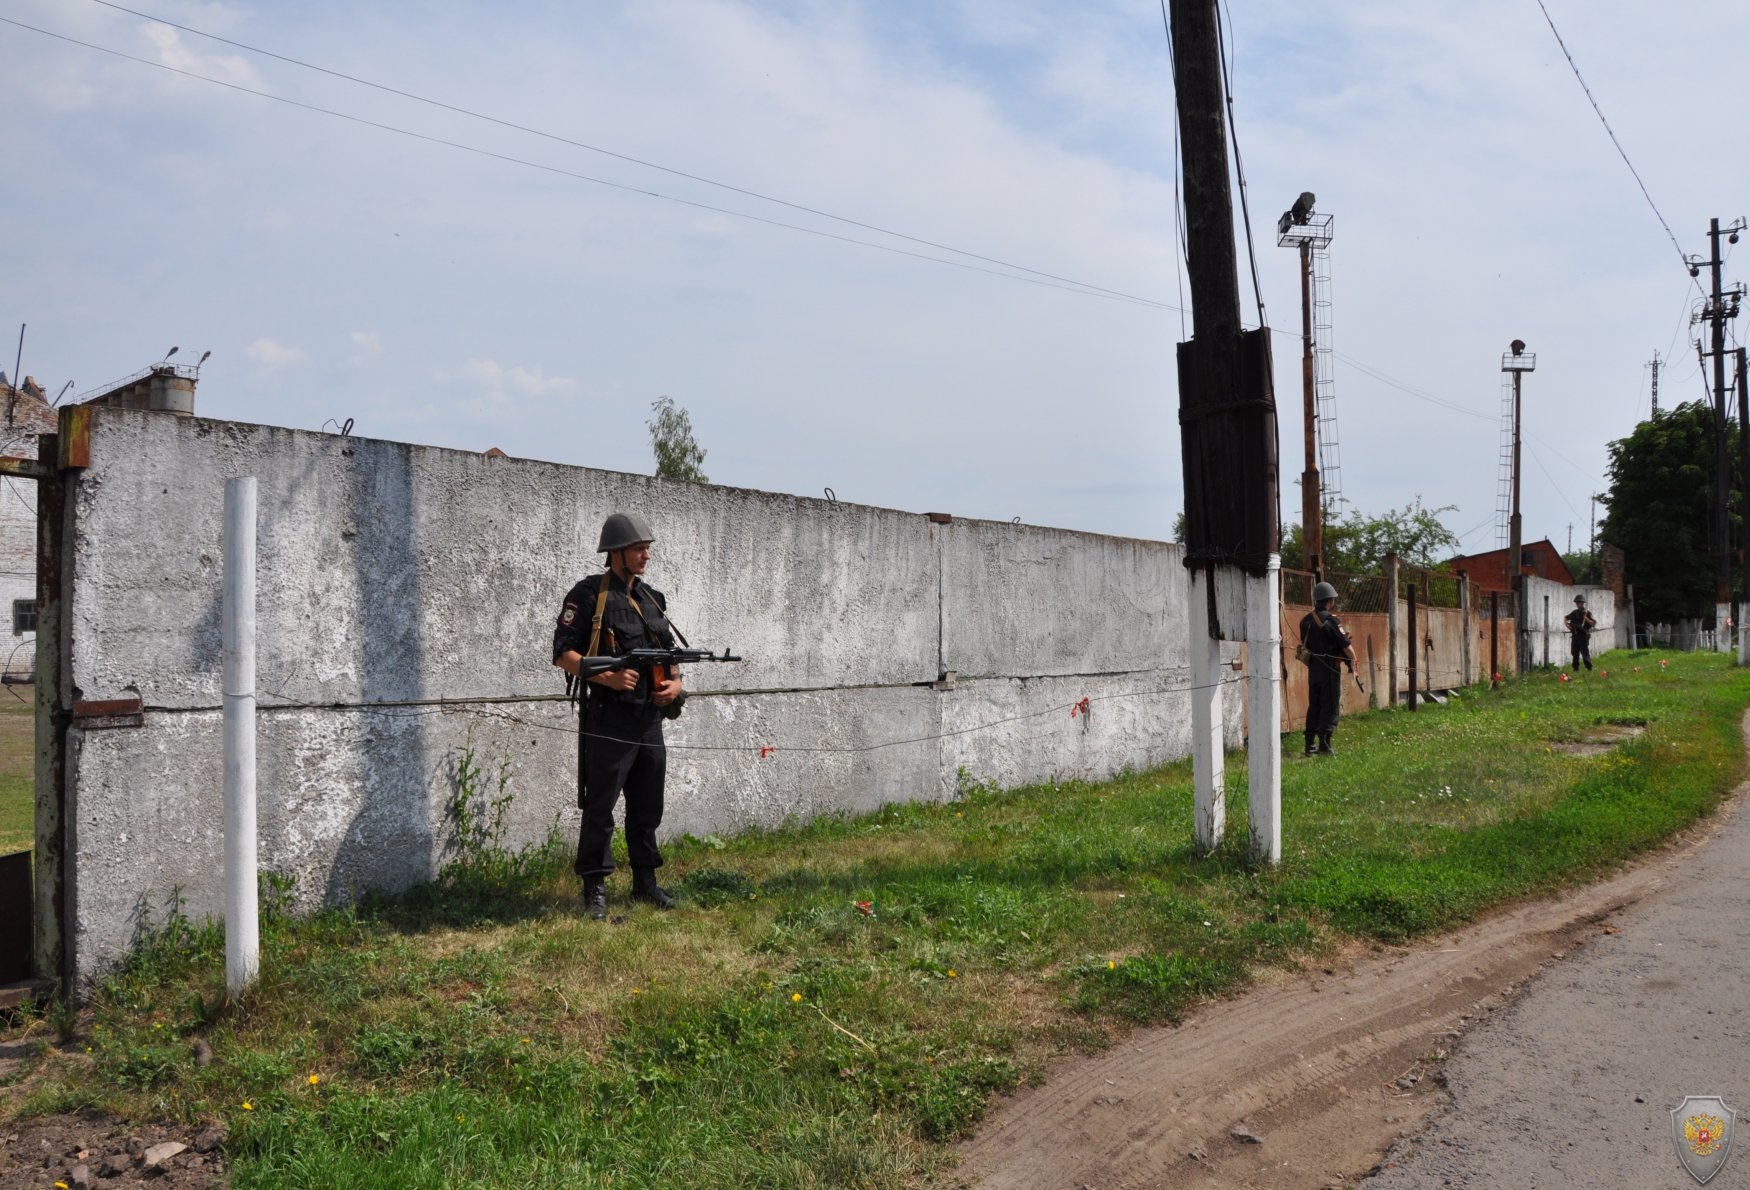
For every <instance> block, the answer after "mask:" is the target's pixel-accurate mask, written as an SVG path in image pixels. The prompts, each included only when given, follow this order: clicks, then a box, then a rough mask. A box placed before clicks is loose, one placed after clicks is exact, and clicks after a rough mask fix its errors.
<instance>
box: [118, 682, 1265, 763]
mask: <svg viewBox="0 0 1750 1190" xmlns="http://www.w3.org/2000/svg"><path fill="white" fill-rule="evenodd" d="M1245 680H1246V678H1245V677H1244V676H1241V677H1231V678H1218V679H1217V680H1216V681H1215V682H1213V683H1209V684H1206V685H1189V684H1187V685H1171V686H1163V687H1160V688H1158V689H1153V690H1129V691H1125V692H1123V693H1120V694H1106V695H1102V696H1100V697H1099V698H1094V697H1092V696H1090V697H1087V698H1081V699H1077V700H1075V701H1074V702H1068V703H1062V704H1060V705H1056V706H1050V707H1046V708H1045V709H1043V710H1039V711H1029V712H1027V713H1026V714H1022V715H1008V716H1005V717H1003V718H1001V719H992V720H989V721H987V722H984V723H977V724H974V725H972V726H971V727H962V728H956V729H955V730H953V731H942V732H935V733H932V734H929V735H921V736H906V737H902V738H900V739H894V740H884V741H882V742H880V743H877V744H856V745H849V746H843V747H832V746H827V745H819V744H795V745H791V744H777V745H773V744H758V743H749V744H665V745H664V746H665V747H666V748H669V749H671V750H674V751H681V752H740V753H755V754H758V755H759V756H760V757H761V758H762V759H764V758H766V757H769V756H772V755H775V754H777V753H779V752H798V753H805V754H812V755H821V754H827V755H833V754H841V755H842V754H860V753H865V752H878V751H881V750H883V749H886V748H898V747H902V746H904V745H907V744H927V743H931V742H933V741H935V740H945V739H953V738H955V737H957V736H963V735H971V734H973V733H975V732H980V731H989V730H990V729H991V728H993V727H1002V726H1005V725H1007V724H1010V723H1023V722H1026V721H1028V720H1031V719H1039V718H1042V717H1044V716H1046V715H1060V714H1062V713H1064V712H1065V711H1068V712H1070V714H1071V716H1072V717H1074V716H1076V715H1078V714H1079V715H1082V716H1086V715H1087V714H1088V713H1089V708H1090V707H1091V706H1092V705H1093V704H1096V703H1102V702H1113V701H1116V700H1118V699H1123V698H1147V697H1152V696H1155V695H1160V694H1189V693H1192V692H1193V691H1197V690H1215V689H1219V688H1220V687H1222V686H1229V685H1233V684H1235V683H1239V682H1243V681H1245ZM263 693H268V694H278V693H279V692H277V691H270V690H266V689H265V688H264V689H263ZM725 693H728V692H727V691H726V692H725ZM280 697H284V695H280ZM565 701H569V700H568V699H567V698H566V696H565V695H563V694H535V695H523V696H516V695H512V696H508V697H494V698H481V699H438V700H434V701H431V702H404V703H403V702H396V703H336V702H323V703H304V702H283V703H261V704H258V706H257V708H256V709H257V710H260V711H338V710H352V711H361V712H364V713H366V714H380V715H388V716H390V717H394V718H412V717H417V716H422V715H473V716H475V717H476V718H481V719H496V720H499V721H501V722H507V723H515V724H517V725H518V726H520V727H529V728H534V729H537V730H540V731H554V732H559V733H561V734H564V735H583V736H585V737H587V738H589V739H592V740H604V741H607V742H609V743H621V744H628V743H637V742H639V741H636V740H627V739H622V738H621V737H619V736H610V735H601V734H599V733H596V732H586V731H583V730H582V729H581V728H578V727H569V726H559V725H556V724H552V723H539V722H536V721H535V720H533V719H528V718H526V717H524V716H521V715H517V714H515V713H513V712H509V711H502V710H496V709H488V708H490V707H493V706H502V705H504V704H506V703H519V702H565ZM143 709H144V710H147V711H151V712H154V713H158V714H164V713H176V712H181V713H185V714H187V713H198V712H207V713H210V712H212V711H215V710H218V709H220V708H218V707H206V706H202V707H161V706H148V707H145V708H143Z"/></svg>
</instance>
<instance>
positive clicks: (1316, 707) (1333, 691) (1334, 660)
mask: <svg viewBox="0 0 1750 1190" xmlns="http://www.w3.org/2000/svg"><path fill="white" fill-rule="evenodd" d="M1336 606H1337V588H1335V587H1333V586H1332V585H1331V584H1330V583H1319V584H1317V585H1316V586H1314V587H1313V610H1312V611H1310V612H1308V613H1307V614H1306V615H1305V616H1303V617H1302V618H1301V621H1300V649H1299V650H1298V652H1299V655H1300V658H1301V660H1302V661H1304V662H1306V669H1307V674H1306V677H1307V700H1306V754H1307V755H1308V756H1311V755H1313V753H1314V752H1315V751H1316V752H1317V753H1318V754H1319V755H1321V756H1332V755H1335V753H1334V750H1333V749H1332V748H1331V733H1332V732H1334V731H1336V730H1337V717H1338V716H1339V715H1340V714H1341V713H1342V710H1343V667H1344V666H1345V665H1347V666H1348V667H1349V672H1350V673H1354V672H1355V647H1354V645H1353V644H1352V643H1351V641H1350V639H1349V634H1348V633H1347V632H1345V631H1344V630H1343V624H1342V622H1341V621H1340V620H1338V619H1337V616H1336V612H1335V609H1336Z"/></svg>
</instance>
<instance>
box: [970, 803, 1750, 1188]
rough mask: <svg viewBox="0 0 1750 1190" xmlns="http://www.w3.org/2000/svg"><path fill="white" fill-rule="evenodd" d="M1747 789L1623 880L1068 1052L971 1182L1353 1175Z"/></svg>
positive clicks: (1309, 1179)
mask: <svg viewBox="0 0 1750 1190" xmlns="http://www.w3.org/2000/svg"><path fill="white" fill-rule="evenodd" d="M1745 788H1750V786H1740V788H1739V790H1738V791H1737V792H1736V793H1735V794H1734V800H1733V802H1732V803H1729V804H1728V805H1727V806H1726V807H1724V808H1722V809H1721V810H1720V811H1719V812H1717V813H1716V814H1715V815H1714V816H1713V817H1711V818H1709V819H1707V820H1705V821H1704V822H1702V823H1700V824H1697V825H1696V826H1695V827H1692V828H1691V829H1690V830H1689V831H1687V832H1685V833H1684V834H1683V835H1681V836H1679V837H1678V838H1677V839H1676V840H1674V841H1673V842H1671V843H1669V844H1667V845H1666V846H1665V847H1663V848H1660V849H1659V850H1656V851H1654V852H1652V853H1651V854H1650V855H1649V856H1648V857H1646V858H1645V859H1643V860H1642V861H1641V862H1640V863H1639V864H1638V865H1637V866H1635V867H1633V868H1630V869H1628V870H1625V871H1622V872H1620V873H1619V874H1617V875H1615V876H1613V877H1611V878H1610V879H1607V880H1604V881H1601V882H1599V883H1597V884H1593V885H1588V886H1586V887H1583V888H1579V889H1574V890H1571V891H1569V892H1567V893H1565V894H1563V895H1561V896H1559V897H1558V898H1556V899H1553V900H1543V901H1535V902H1531V903H1527V904H1521V905H1517V906H1514V907H1512V908H1510V909H1507V910H1505V911H1502V912H1500V913H1497V914H1494V915H1492V916H1490V917H1489V918H1487V919H1485V920H1483V921H1480V922H1477V923H1474V924H1472V925H1470V926H1468V927H1466V928H1464V929H1462V930H1459V931H1457V932H1455V933H1452V934H1449V935H1446V936H1444V937H1442V938H1439V939H1435V940H1431V941H1428V942H1426V943H1423V944H1418V945H1415V946H1412V947H1408V948H1404V949H1392V950H1387V951H1384V952H1378V953H1375V952H1372V951H1367V950H1361V951H1358V952H1354V953H1351V954H1349V955H1348V956H1346V957H1344V958H1343V959H1340V960H1338V961H1335V962H1330V963H1328V964H1327V965H1326V967H1325V968H1323V969H1320V968H1314V969H1313V973H1312V974H1310V975H1308V974H1307V973H1304V972H1303V973H1301V974H1297V975H1292V976H1291V975H1285V974H1266V975H1265V976H1263V977H1262V978H1263V982H1262V984H1261V985H1260V986H1254V987H1253V988H1252V989H1251V990H1250V991H1248V992H1246V993H1245V994H1243V995H1241V996H1238V997H1236V998H1234V999H1232V1000H1226V1001H1221V1002H1218V1003H1215V1004H1211V1005H1208V1006H1206V1007H1204V1008H1202V1009H1201V1010H1199V1011H1198V1012H1197V1013H1196V1014H1195V1015H1193V1016H1192V1017H1191V1018H1190V1019H1188V1020H1187V1021H1186V1023H1185V1024H1183V1025H1181V1026H1179V1027H1177V1028H1150V1029H1139V1030H1137V1031H1136V1032H1134V1033H1132V1034H1130V1035H1129V1036H1128V1037H1125V1038H1123V1039H1121V1040H1120V1041H1119V1042H1118V1043H1117V1044H1115V1045H1114V1046H1113V1047H1112V1048H1111V1049H1110V1050H1107V1051H1106V1052H1104V1053H1101V1054H1098V1055H1094V1056H1091V1057H1081V1058H1075V1059H1070V1060H1068V1061H1065V1062H1063V1063H1061V1064H1059V1065H1057V1066H1056V1067H1054V1068H1053V1069H1052V1070H1051V1071H1050V1073H1049V1075H1048V1078H1047V1081H1046V1082H1045V1083H1044V1084H1043V1085H1041V1086H1038V1087H1030V1088H1026V1089H1023V1090H1022V1091H1020V1092H1018V1093H1016V1094H1015V1095H1013V1096H1011V1097H1009V1098H1006V1099H1004V1100H1003V1101H1001V1102H1000V1103H999V1104H998V1106H997V1107H996V1109H995V1110H993V1111H992V1113H991V1115H990V1117H989V1118H988V1120H987V1122H986V1124H985V1126H984V1127H983V1128H982V1129H981V1130H980V1131H979V1133H978V1135H976V1136H975V1137H973V1138H972V1139H970V1140H968V1141H966V1142H964V1143H963V1144H962V1145H961V1146H960V1152H961V1155H962V1157H963V1165H962V1168H961V1170H960V1171H959V1172H960V1176H961V1177H962V1178H963V1179H964V1181H965V1182H966V1183H968V1184H972V1183H976V1185H977V1186H978V1187H979V1190H1011V1188H1013V1190H1022V1188H1024V1190H1058V1188H1062V1190H1133V1188H1141V1187H1151V1188H1152V1187H1161V1188H1172V1187H1192V1186H1195V1187H1199V1188H1203V1187H1209V1188H1216V1187H1242V1186H1243V1187H1258V1188H1271V1190H1278V1188H1279V1190H1291V1188H1292V1190H1302V1188H1322V1187H1330V1186H1342V1185H1347V1184H1349V1183H1350V1182H1352V1181H1354V1180H1355V1179H1357V1178H1359V1177H1362V1176H1365V1175H1366V1174H1367V1173H1369V1172H1371V1171H1372V1170H1373V1169H1374V1168H1375V1167H1376V1166H1377V1165H1378V1163H1379V1162H1380V1161H1381V1160H1382V1158H1383V1157H1384V1155H1385V1153H1386V1152H1387V1151H1388V1150H1389V1149H1390V1148H1391V1146H1392V1144H1393V1143H1394V1142H1395V1141H1396V1140H1398V1139H1399V1138H1400V1137H1402V1136H1405V1135H1409V1134H1411V1133H1412V1132H1414V1131H1415V1130H1416V1129H1417V1128H1418V1127H1419V1126H1420V1124H1421V1123H1422V1121H1423V1119H1424V1118H1425V1117H1426V1116H1427V1115H1428V1113H1429V1112H1430V1111H1431V1110H1432V1108H1433V1107H1434V1106H1435V1105H1436V1103H1437V1102H1438V1101H1439V1098H1440V1097H1438V1096H1435V1095H1430V1094H1427V1093H1426V1092H1427V1091H1429V1090H1430V1089H1431V1084H1435V1083H1438V1082H1440V1081H1443V1076H1442V1075H1441V1073H1440V1072H1439V1069H1438V1065H1437V1064H1434V1063H1424V1062H1423V1061H1422V1059H1423V1058H1424V1057H1426V1056H1428V1055H1431V1054H1432V1053H1434V1052H1435V1051H1441V1050H1450V1048H1451V1047H1452V1045H1453V1044H1454V1043H1455V1042H1457V1041H1458V1040H1459V1039H1460V1038H1461V1037H1462V1036H1463V1034H1464V1032H1465V1030H1466V1028H1467V1027H1468V1026H1469V1025H1471V1024H1473V1023H1475V1022H1477V1021H1479V1020H1482V1019H1483V1018H1485V1017H1486V1016H1488V1015H1489V1014H1490V1013H1493V1012H1495V1011H1497V1010H1499V1009H1500V1007H1501V1006H1502V1005H1503V1004H1504V1003H1506V1002H1507V1001H1508V1000H1509V999H1511V998H1512V997H1513V996H1515V995H1517V994H1518V993H1520V992H1521V991H1523V989H1524V986H1525V984H1526V981H1528V980H1530V979H1531V978H1533V977H1535V976H1536V975H1537V973H1538V972H1539V971H1540V970H1541V969H1542V968H1544V967H1545V966H1547V965H1549V964H1550V963H1551V962H1554V961H1557V960H1559V959H1561V958H1562V957H1564V956H1565V955H1566V954H1567V953H1568V952H1570V951H1572V950H1573V949H1574V948H1575V947H1577V946H1580V945H1583V944H1584V942H1585V940H1586V939H1587V938H1588V937H1591V936H1595V935H1596V934H1597V933H1598V931H1599V928H1600V927H1599V923H1600V922H1601V921H1602V919H1603V918H1605V917H1606V916H1607V915H1609V914H1611V913H1614V912H1616V911H1618V910H1621V909H1623V908H1625V907H1627V906H1629V905H1632V904H1634V903H1635V902H1636V901H1639V900H1640V899H1641V898H1643V897H1645V896H1647V895H1648V894H1649V893H1651V892H1653V891H1655V890H1657V889H1658V888H1660V887H1661V885H1663V884H1664V882H1665V880H1666V877H1667V875H1668V874H1669V873H1670V872H1671V871H1672V869H1674V868H1675V867H1677V866H1678V865H1680V864H1682V863H1683V862H1684V861H1685V860H1686V859H1688V858H1689V857H1690V856H1692V855H1693V854H1695V852H1696V851H1697V850H1698V849H1699V848H1701V847H1703V846H1705V845H1706V844H1707V842H1708V841H1709V840H1710V839H1711V838H1712V837H1713V836H1714V835H1715V834H1716V833H1717V832H1718V831H1719V829H1720V827H1721V825H1722V824H1723V823H1724V821H1725V820H1726V818H1727V817H1728V816H1729V815H1730V813H1731V812H1732V808H1733V807H1734V806H1735V804H1736V799H1737V798H1738V797H1740V796H1742V794H1743V792H1744V790H1745ZM1412 1078H1413V1079H1415V1080H1416V1081H1415V1082H1414V1083H1410V1080H1411V1079H1412ZM1400 1080H1403V1081H1402V1082H1400ZM1406 1083H1409V1084H1410V1085H1405V1084H1406ZM1236 1132H1239V1133H1243V1134H1245V1135H1244V1136H1241V1137H1237V1138H1236V1136H1235V1133H1236ZM1245 1136H1249V1137H1252V1138H1255V1139H1253V1140H1248V1139H1245Z"/></svg>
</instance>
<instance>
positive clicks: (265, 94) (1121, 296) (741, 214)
mask: <svg viewBox="0 0 1750 1190" xmlns="http://www.w3.org/2000/svg"><path fill="white" fill-rule="evenodd" d="M0 23H4V24H7V25H12V26H14V27H15V28H19V29H25V30H28V31H30V32H32V33H40V34H42V35H43V36H44V37H52V38H54V39H55V40H57V41H64V42H67V43H68V44H70V45H76V46H80V47H83V48H84V49H89V50H96V51H97V52H98V53H102V54H109V55H111V56H113V57H116V58H122V59H125V60H126V61H129V62H137V63H139V64H140V65H142V66H151V67H153V68H155V69H157V70H163V71H166V72H168V73H170V74H176V75H181V76H183V77H185V78H191V79H197V80H199V81H200V82H203V83H211V84H213V85H214V86H216V87H224V88H226V89H227V90H231V91H238V92H241V93H242V94H245V95H254V96H256V97H257V98H260V99H271V100H273V101H274V102H275V103H283V104H286V105H287V106H289V107H296V108H302V109H303V110H305V111H310V112H316V113H319V114H321V115H324V116H332V117H334V118H335V119H338V120H345V121H348V122H349V123H353V124H360V125H363V126H365V127H367V128H376V129H380V130H381V131H384V132H393V133H396V134H398V135H400V136H405V137H409V138H411V139H413V140H418V141H425V142H427V143H428V144H434V145H443V146H444V147H446V148H451V149H460V150H461V151H463V152H465V153H473V154H476V155H478V156H481V157H489V158H492V159H493V160H496V161H504V162H508V163H510V164H512V165H521V166H526V167H528V168H530V169H536V170H540V171H542V172H544V173H551V174H558V175H559V176H561V177H567V178H575V179H577V180H579V181H583V182H591V183H594V184H595V185H598V186H606V187H608V188H609V189H612V190H622V191H625V192H626V193H628V194H639V195H643V196H645V197H647V198H656V199H661V200H663V201H664V202H672V203H678V204H679V205H681V206H685V207H692V208H694V209H695V210H701V211H710V212H712V213H714V214H718V215H729V216H732V217H734V218H737V219H746V220H748V221H750V222H753V223H763V224H765V225H766V226H768V227H781V228H785V229H788V230H790V231H799V232H803V233H805V234H807V235H812V236H819V237H820V238H822V239H827V240H837V241H838V242H840V243H844V244H856V245H858V246H860V247H864V248H874V249H875V250H877V251H880V252H891V253H893V254H894V255H896V256H909V257H911V258H913V259H914V260H927V261H931V262H932V263H935V264H942V265H948V266H949V267H951V268H958V269H966V270H968V271H970V272H974V273H984V274H986V275H988V276H992V277H1006V278H1008V279H1009V280H1011V281H1025V282H1027V283H1028V284H1029V285H1039V286H1043V287H1044V288H1046V289H1061V290H1063V291H1064V292H1066V293H1079V294H1082V295H1083V296H1085V297H1097V298H1101V299H1104V300H1106V301H1114V302H1124V303H1126V304H1128V305H1136V306H1149V307H1153V308H1155V309H1159V310H1174V309H1177V307H1176V306H1174V305H1172V304H1171V303H1169V302H1157V301H1155V300H1153V299H1152V298H1145V297H1138V296H1136V295H1135V294H1127V293H1121V292H1119V291H1117V290H1109V289H1104V288H1102V287H1100V286H1095V285H1088V284H1085V283H1083V282H1080V281H1070V282H1068V283H1066V284H1058V283H1057V282H1056V281H1050V280H1045V279H1043V277H1041V276H1027V277H1023V276H1020V275H1018V274H1016V273H1005V272H1002V271H1000V270H998V269H987V268H982V267H980V266H978V265H975V264H968V263H967V262H966V261H963V260H944V259H942V258H941V257H939V256H931V255H929V254H928V253H924V252H912V251H909V250H907V249H905V248H896V247H894V246H893V245H891V244H877V243H874V242H872V241H870V240H859V239H857V238H856V237H854V236H843V235H838V234H836V233H834V232H830V231H822V230H820V229H819V228H815V227H804V226H803V225H801V224H799V223H785V222H784V221H782V220H779V219H767V218H765V217H764V216H761V215H751V214H749V213H747V212H746V211H737V210H733V209H731V208H729V207H719V206H713V205H711V204H710V203H703V202H695V201H693V200H692V199H687V198H678V197H676V196H675V195H672V194H662V193H659V192H658V191H655V190H646V189H644V188H642V187H639V186H629V185H626V184H625V183H622V182H610V181H608V180H607V179H606V178H598V177H594V176H592V175H590V174H583V173H578V172H576V171H575V170H569V169H562V168H560V167H559V166H556V165H546V164H543V163H541V162H538V161H530V160H527V159H526V158H522V157H513V156H511V155H510V154H508V153H499V152H495V151H493V150H491V149H482V148H480V147H478V146H476V145H470V144H465V143H463V142H461V141H453V140H446V139H445V138H443V137H440V136H431V135H429V134H427V133H423V132H414V131H413V130H411V129H408V128H401V127H398V126H396V125H394V124H386V123H383V122H382V121H380V120H371V119H367V118H365V117H364V116H355V115H351V114H349V113H347V112H342V111H336V110H335V109H333V108H326V107H319V106H317V105H316V104H313V103H304V102H302V101H301V100H297V99H288V98H287V97H285V96H284V95H275V94H273V93H272V92H271V91H260V90H257V89H256V88H254V87H245V86H243V85H242V84H240V83H232V82H226V81H225V80H224V79H216V78H212V77H211V76H209V75H204V74H197V73H195V72H194V71H192V70H183V69H182V68H180V67H176V66H169V65H166V64H165V63H163V62H154V61H152V60H151V59H150V58H141V57H138V56H137V55H134V54H128V53H124V52H122V51H121V50H113V49H110V48H109V47H108V46H101V45H96V44H94V43H92V42H89V41H81V40H80V39H79V38H77V37H69V36H67V35H66V34H64V33H55V32H51V31H50V30H48V29H41V28H38V27H37V26H35V25H27V24H25V23H24V22H23V21H15V20H13V19H12V18H10V17H0ZM950 251H956V250H955V249H950ZM965 255H970V254H969V253H968V254H965ZM1017 267H1018V266H1017ZM1026 271H1028V272H1033V271H1034V270H1030V269H1029V270H1026ZM1078 287H1079V288H1078Z"/></svg>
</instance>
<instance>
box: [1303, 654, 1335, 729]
mask: <svg viewBox="0 0 1750 1190" xmlns="http://www.w3.org/2000/svg"><path fill="white" fill-rule="evenodd" d="M1306 688H1307V699H1306V737H1307V739H1309V740H1310V739H1312V738H1313V737H1314V736H1316V735H1328V734H1329V733H1331V732H1333V731H1336V730H1337V718H1338V716H1339V715H1341V714H1342V711H1343V670H1342V662H1340V661H1339V662H1336V663H1335V664H1333V663H1332V662H1330V661H1327V660H1325V659H1324V658H1323V657H1314V658H1313V660H1312V664H1311V665H1309V666H1307V671H1306Z"/></svg>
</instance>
